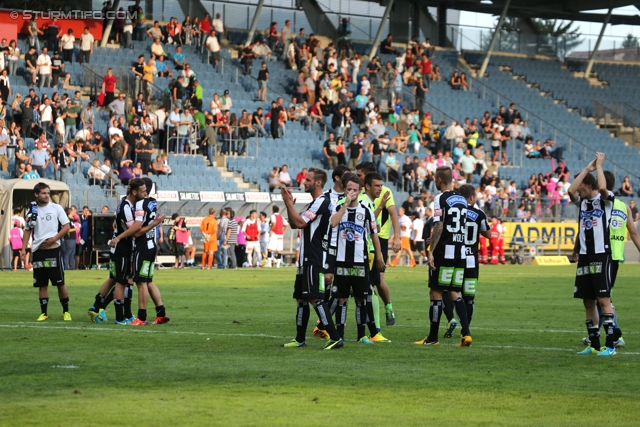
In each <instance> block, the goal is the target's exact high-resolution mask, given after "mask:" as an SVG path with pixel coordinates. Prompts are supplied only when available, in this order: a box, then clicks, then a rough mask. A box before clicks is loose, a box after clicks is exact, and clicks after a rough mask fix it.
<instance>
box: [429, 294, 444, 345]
mask: <svg viewBox="0 0 640 427" xmlns="http://www.w3.org/2000/svg"><path fill="white" fill-rule="evenodd" d="M441 316H442V301H440V300H431V305H430V306H429V320H430V321H431V327H430V329H429V336H428V337H427V339H428V340H429V341H433V342H435V341H438V329H440V317H441Z"/></svg>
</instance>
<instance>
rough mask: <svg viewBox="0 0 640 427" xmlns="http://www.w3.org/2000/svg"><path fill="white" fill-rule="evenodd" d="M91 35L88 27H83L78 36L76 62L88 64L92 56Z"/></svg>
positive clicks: (92, 40)
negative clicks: (78, 45)
mask: <svg viewBox="0 0 640 427" xmlns="http://www.w3.org/2000/svg"><path fill="white" fill-rule="evenodd" d="M94 41H95V40H94V39H93V35H92V34H91V33H90V32H89V27H84V31H83V33H82V35H81V36H80V52H79V53H78V62H79V63H80V64H82V62H86V63H87V64H88V63H89V62H90V59H91V55H92V54H93V43H94Z"/></svg>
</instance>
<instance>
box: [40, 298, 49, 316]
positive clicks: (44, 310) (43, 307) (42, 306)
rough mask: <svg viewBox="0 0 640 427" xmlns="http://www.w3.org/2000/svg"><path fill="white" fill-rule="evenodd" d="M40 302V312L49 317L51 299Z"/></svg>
mask: <svg viewBox="0 0 640 427" xmlns="http://www.w3.org/2000/svg"><path fill="white" fill-rule="evenodd" d="M39 301H40V312H41V313H42V314H44V315H45V316H46V315H47V308H48V307H49V298H39Z"/></svg>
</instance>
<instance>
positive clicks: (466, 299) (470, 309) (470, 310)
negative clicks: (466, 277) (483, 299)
mask: <svg viewBox="0 0 640 427" xmlns="http://www.w3.org/2000/svg"><path fill="white" fill-rule="evenodd" d="M462 299H463V300H464V302H465V304H467V319H468V320H469V325H471V319H473V312H474V311H475V309H476V306H475V305H474V304H473V297H468V296H463V297H462Z"/></svg>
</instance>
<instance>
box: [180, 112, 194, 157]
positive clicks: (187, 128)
mask: <svg viewBox="0 0 640 427" xmlns="http://www.w3.org/2000/svg"><path fill="white" fill-rule="evenodd" d="M192 130H193V116H192V115H191V110H189V109H188V108H187V109H185V110H184V111H182V112H181V113H180V123H179V125H178V149H179V151H180V153H185V152H188V151H189V145H190V136H191V132H192Z"/></svg>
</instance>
